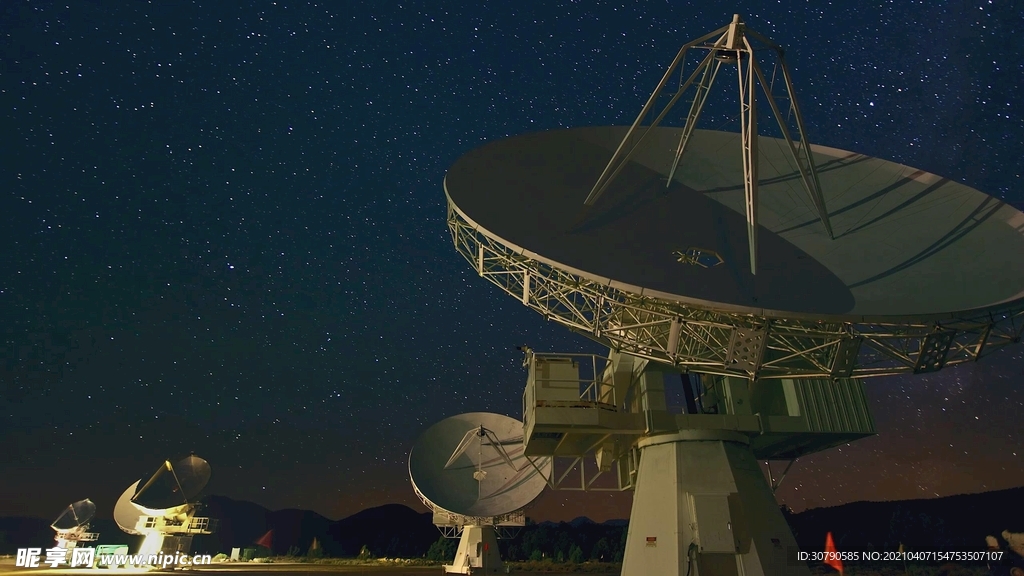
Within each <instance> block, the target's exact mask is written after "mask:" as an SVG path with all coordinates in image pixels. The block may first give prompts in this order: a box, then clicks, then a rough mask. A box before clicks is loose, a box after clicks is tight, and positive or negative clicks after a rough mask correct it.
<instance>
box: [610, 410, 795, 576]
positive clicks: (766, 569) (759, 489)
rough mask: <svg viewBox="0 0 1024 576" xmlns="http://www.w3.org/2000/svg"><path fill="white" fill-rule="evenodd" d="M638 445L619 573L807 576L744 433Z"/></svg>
mask: <svg viewBox="0 0 1024 576" xmlns="http://www.w3.org/2000/svg"><path fill="white" fill-rule="evenodd" d="M639 446H640V450H641V455H640V467H639V470H638V472H637V478H636V489H635V492H634V495H633V510H632V513H631V514H630V519H629V533H628V535H627V538H626V551H625V557H624V558H623V562H622V576H647V575H649V574H659V575H665V576H668V575H673V576H810V570H808V568H807V565H806V564H804V563H798V562H795V561H793V560H791V559H795V558H796V550H797V547H796V541H795V539H794V538H793V534H792V533H791V532H790V529H789V525H788V524H787V523H786V520H785V518H784V517H783V515H782V512H781V511H780V510H779V506H778V503H777V502H776V500H775V495H774V494H773V493H772V491H771V488H770V487H769V486H768V483H767V481H766V480H765V478H764V474H763V473H762V472H761V468H760V467H759V466H758V464H757V461H756V460H755V459H754V455H753V453H752V452H751V451H750V447H749V442H748V440H747V438H746V436H744V435H742V434H738V433H734V432H728V431H719V430H688V431H683V432H677V433H672V434H665V435H659V436H652V437H650V438H646V439H644V440H642V441H641V442H640V444H639Z"/></svg>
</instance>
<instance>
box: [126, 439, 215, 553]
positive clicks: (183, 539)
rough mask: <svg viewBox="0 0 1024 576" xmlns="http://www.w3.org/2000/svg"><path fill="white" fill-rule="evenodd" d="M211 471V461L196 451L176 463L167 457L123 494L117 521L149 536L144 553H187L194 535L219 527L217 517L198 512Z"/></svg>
mask: <svg viewBox="0 0 1024 576" xmlns="http://www.w3.org/2000/svg"><path fill="white" fill-rule="evenodd" d="M210 475H211V471H210V465H209V463H207V462H206V460H203V459H202V458H200V457H198V456H196V455H194V454H192V455H189V456H187V457H186V458H183V459H182V460H179V461H178V462H175V463H172V462H171V461H170V460H165V461H164V463H163V464H161V465H160V467H159V468H157V470H156V472H154V473H153V475H152V476H150V477H149V479H148V480H146V482H145V483H144V484H143V481H142V479H139V480H137V481H135V482H134V483H133V484H132V485H131V486H129V487H128V489H127V490H125V491H124V493H122V494H121V497H120V498H118V500H117V504H115V505H114V521H115V522H117V525H118V527H119V528H121V530H123V531H124V532H127V533H128V534H134V535H141V536H145V539H144V540H143V542H142V547H141V548H140V549H139V552H138V553H139V554H140V555H144V556H149V555H151V554H160V553H164V554H174V553H175V552H181V553H182V554H187V553H188V552H189V551H190V550H191V548H192V537H193V536H194V535H196V534H212V533H213V532H214V530H215V528H216V520H211V519H209V518H201V517H197V516H196V513H197V512H198V511H199V508H200V504H199V503H198V501H197V500H196V498H197V497H198V495H199V494H200V492H202V490H203V488H205V487H206V484H207V483H208V482H209V481H210ZM140 484H141V487H140Z"/></svg>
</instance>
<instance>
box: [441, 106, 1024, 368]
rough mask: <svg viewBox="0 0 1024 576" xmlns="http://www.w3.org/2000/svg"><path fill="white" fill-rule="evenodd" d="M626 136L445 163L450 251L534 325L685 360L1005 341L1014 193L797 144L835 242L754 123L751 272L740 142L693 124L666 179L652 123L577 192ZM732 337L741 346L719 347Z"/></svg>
mask: <svg viewBox="0 0 1024 576" xmlns="http://www.w3.org/2000/svg"><path fill="white" fill-rule="evenodd" d="M626 133H627V128H626V127H616V126H607V127H585V128H572V129H565V130H553V131H549V132H539V133H529V134H524V135H520V136H514V137H510V138H505V139H502V140H497V141H494V142H490V143H487V144H485V145H483V146H481V147H479V148H477V149H475V150H472V151H470V152H468V153H467V154H465V155H464V156H462V157H461V158H460V159H459V160H457V161H456V162H455V164H454V165H453V166H452V168H451V169H450V170H449V172H448V173H447V175H446V176H445V181H444V189H445V193H446V195H447V198H448V215H449V218H448V220H449V222H448V224H449V229H450V230H451V232H452V237H453V239H454V241H455V244H456V248H457V249H458V250H459V251H460V252H461V253H462V254H463V256H464V257H465V258H466V259H467V260H468V261H469V262H470V263H471V265H472V266H473V267H474V268H475V269H476V271H477V272H478V273H479V274H480V275H481V276H484V277H485V278H487V279H488V280H490V281H492V282H494V283H495V284H497V285H499V286H500V287H501V288H502V289H504V290H505V291H506V292H508V293H509V294H511V295H513V296H515V297H516V298H519V299H521V300H522V302H523V303H524V304H526V305H528V306H530V307H531V308H534V309H535V310H537V311H538V312H541V313H542V314H544V315H545V316H546V317H547V318H549V319H551V320H554V321H556V322H559V323H561V324H563V325H566V326H568V327H570V328H572V329H574V330H577V331H580V332H582V333H584V334H586V335H588V336H590V337H592V338H594V339H596V340H598V341H599V342H601V343H603V344H606V345H609V346H611V347H613V348H616V349H618V350H622V351H624V352H628V353H630V354H635V355H638V356H641V357H644V358H649V359H652V360H657V361H659V362H667V363H669V364H673V365H677V366H688V367H691V368H693V369H698V370H700V371H702V372H709V373H715V374H722V375H737V376H751V375H753V376H755V377H757V378H789V377H793V376H794V375H800V376H804V377H811V376H825V377H836V376H841V377H854V378H858V377H866V376H879V375H886V374H896V373H906V372H913V373H919V372H927V371H932V370H936V369H939V368H941V367H942V366H944V365H952V364H957V363H961V362H968V361H974V360H977V359H978V358H979V357H980V356H982V355H984V354H987V353H988V352H991V351H994V350H995V349H997V348H999V347H1001V346H1003V345H1006V344H1009V343H1012V342H1014V341H1016V340H1017V339H1019V338H1020V336H1021V330H1022V327H1024V258H1021V257H1019V255H1021V254H1024V213H1021V212H1020V211H1019V210H1017V209H1015V208H1013V207H1012V206H1010V205H1008V204H1006V203H1004V202H1002V201H1000V200H998V199H996V198H993V197H992V196H989V195H987V194H984V193H982V192H979V191H978V190H975V189H973V188H970V187H968V186H965V185H963V184H960V183H957V182H953V181H951V180H949V179H947V178H943V177H941V176H937V175H934V174H929V173H927V172H924V171H922V170H918V169H915V168H910V167H907V166H903V165H900V164H896V163H894V162H889V161H886V160H881V159H878V158H872V157H869V156H865V155H863V154H857V153H854V152H847V151H844V150H837V149H834V148H827V147H824V146H816V145H812V146H811V147H810V149H811V151H812V153H813V158H814V162H815V163H816V165H817V167H818V176H819V177H820V181H821V191H822V195H823V197H824V202H825V205H826V206H827V207H828V211H829V220H830V222H831V228H832V230H833V232H834V236H835V237H834V239H833V238H830V237H829V235H828V234H827V233H826V230H825V229H824V226H823V224H822V222H821V220H820V219H819V216H818V214H817V213H816V211H815V210H814V208H813V207H811V206H810V203H809V202H808V200H807V198H806V194H805V192H804V191H803V189H802V188H801V186H802V184H801V178H800V174H799V172H798V171H797V169H796V168H795V167H794V166H793V162H792V155H791V154H790V150H789V148H788V145H787V143H786V141H784V140H779V139H775V138H770V137H766V136H761V137H760V138H759V143H758V145H757V149H758V150H759V154H760V158H761V160H762V161H761V163H760V168H759V172H758V179H759V192H758V194H759V197H758V198H759V200H758V202H759V206H760V208H759V210H760V216H759V220H758V221H759V224H758V226H757V228H756V232H757V235H758V236H757V237H758V238H759V241H758V242H759V248H758V251H759V254H760V255H759V257H758V258H759V259H758V270H757V274H756V275H755V274H752V273H751V269H750V264H749V262H750V259H749V251H748V243H749V236H748V221H747V219H746V217H745V212H744V210H745V200H744V199H745V195H744V194H745V193H744V171H743V163H742V162H741V160H742V158H741V155H740V154H738V153H736V150H737V149H739V148H740V146H741V141H740V135H739V134H735V133H729V132H717V131H705V130H695V131H693V133H692V136H691V137H690V141H689V148H688V151H687V153H686V155H685V156H683V157H682V160H681V162H680V164H679V165H678V168H677V169H676V171H675V173H674V176H673V179H672V180H671V183H670V184H668V185H666V183H667V181H668V174H669V172H670V170H671V169H672V165H673V161H674V150H675V146H676V144H677V142H678V141H679V140H680V138H681V135H682V133H683V130H682V129H681V128H672V127H655V128H650V129H649V130H648V132H647V134H646V139H645V141H644V143H643V144H642V145H641V146H638V147H637V149H636V150H635V152H634V154H633V156H632V157H631V159H630V161H629V162H627V163H625V164H624V166H623V168H622V170H621V172H619V173H618V175H617V177H616V178H615V179H614V180H611V181H610V183H609V184H608V186H607V188H606V189H605V191H604V193H603V194H602V195H601V196H600V197H599V198H598V199H597V200H596V202H594V203H593V204H592V205H589V206H588V205H586V204H585V203H584V201H585V200H586V199H587V198H588V195H589V194H590V192H591V189H592V187H593V186H594V181H595V180H597V178H598V176H599V175H600V174H601V171H602V168H604V166H605V165H606V163H607V162H608V158H609V157H610V156H611V155H612V154H613V152H614V151H615V149H616V146H618V145H619V143H620V142H621V141H622V140H623V138H624V136H625V135H626ZM564 294H569V295H566V296H563V295H564ZM633 326H635V327H636V328H632V327H633ZM744 340H750V341H751V342H752V346H749V347H748V348H749V349H740V348H738V347H737V346H738V343H739V342H740V341H744ZM862 344H863V345H862Z"/></svg>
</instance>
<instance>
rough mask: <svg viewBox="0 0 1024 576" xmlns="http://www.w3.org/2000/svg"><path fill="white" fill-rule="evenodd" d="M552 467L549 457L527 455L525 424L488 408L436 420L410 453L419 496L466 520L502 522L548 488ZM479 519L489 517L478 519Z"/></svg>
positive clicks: (435, 507)
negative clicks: (532, 457) (548, 477)
mask: <svg viewBox="0 0 1024 576" xmlns="http://www.w3.org/2000/svg"><path fill="white" fill-rule="evenodd" d="M550 467H551V460H550V458H539V459H534V463H533V464H531V463H530V462H529V461H528V460H527V459H526V456H525V455H524V454H523V423H522V422H520V421H519V420H516V419H515V418H509V417H508V416H502V415H500V414H492V413H487V412H472V413H468V414H459V415H457V416H452V417H450V418H446V419H444V420H442V421H440V422H438V423H437V424H434V425H433V426H431V427H430V428H428V429H427V431H426V432H424V433H423V434H422V435H421V436H420V437H419V439H417V440H416V443H415V444H414V445H413V448H412V451H411V452H410V453H409V478H410V480H411V481H412V485H413V489H414V490H415V491H416V494H417V495H418V496H420V498H421V499H422V500H423V501H424V504H426V505H427V506H428V507H429V508H430V509H431V510H433V511H434V512H436V513H441V514H448V515H450V516H455V517H461V518H462V519H463V523H465V524H474V523H481V524H490V523H492V522H494V521H495V520H497V522H494V523H500V519H501V517H502V516H505V515H507V514H510V513H513V512H517V511H519V510H522V509H523V508H524V507H526V506H527V505H528V504H530V503H531V502H533V501H534V500H535V499H536V498H537V497H538V496H539V495H540V493H541V492H542V491H543V490H544V487H545V486H546V485H547V480H546V478H545V477H546V476H550ZM542 473H543V474H542ZM479 519H487V521H484V522H474V521H473V520H479Z"/></svg>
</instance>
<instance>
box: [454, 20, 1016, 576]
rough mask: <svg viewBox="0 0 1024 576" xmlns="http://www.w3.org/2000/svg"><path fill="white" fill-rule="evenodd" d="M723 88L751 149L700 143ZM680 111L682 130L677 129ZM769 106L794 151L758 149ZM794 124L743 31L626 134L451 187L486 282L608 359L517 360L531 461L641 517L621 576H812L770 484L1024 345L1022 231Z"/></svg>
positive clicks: (574, 143)
mask: <svg viewBox="0 0 1024 576" xmlns="http://www.w3.org/2000/svg"><path fill="white" fill-rule="evenodd" d="M693 52H697V53H699V54H702V55H703V56H701V58H700V63H699V64H698V65H697V67H696V68H695V69H694V70H692V71H690V72H687V71H686V70H684V68H685V64H686V58H687V56H688V55H689V54H691V53H693ZM764 54H769V55H772V54H774V56H775V62H776V68H775V71H773V73H772V74H771V75H768V74H766V73H765V70H762V69H761V67H760V64H759V63H758V61H759V60H760V59H761V58H762V57H763V55H764ZM677 71H678V72H679V83H678V85H677V89H676V91H675V93H674V94H671V95H668V96H669V97H670V99H669V102H668V104H667V105H666V106H665V107H664V108H663V109H662V110H661V111H660V112H658V113H657V114H655V111H656V106H655V105H656V104H658V102H659V101H660V100H659V98H660V97H661V96H663V94H662V93H663V92H664V91H665V88H666V86H668V85H669V80H670V79H671V78H672V77H673V76H674V75H675V73H676V72H677ZM776 72H778V73H779V74H781V76H780V77H781V80H780V81H778V82H776V81H774V80H772V81H767V78H768V77H769V76H770V77H771V78H773V79H774V78H775V77H776ZM730 75H732V77H733V78H738V88H739V99H738V103H739V110H738V112H739V118H740V122H739V124H740V132H739V133H738V134H737V133H730V132H721V131H711V130H701V129H697V123H698V121H699V119H700V117H701V113H702V111H703V110H704V108H705V105H706V104H707V103H708V102H709V101H710V99H711V98H712V97H714V94H713V92H712V88H713V87H714V85H715V83H716V79H719V80H720V79H721V78H728V77H729V76H730ZM734 81H735V80H734ZM775 86H779V90H778V91H776V90H775ZM776 92H779V93H776ZM687 94H689V96H687ZM683 96H687V98H688V100H684V101H688V102H689V103H690V108H689V113H688V114H687V115H686V117H685V121H684V122H683V125H682V127H681V128H675V127H670V126H667V125H664V124H665V123H664V122H663V120H665V119H666V118H668V115H667V114H668V112H669V110H670V109H671V107H672V106H673V105H675V104H676V103H677V102H678V101H680V100H681V99H682V98H683ZM759 101H761V102H762V103H767V105H768V110H769V113H767V114H765V115H764V117H774V118H775V120H776V121H777V122H778V125H779V133H780V134H781V135H782V137H781V138H772V137H768V136H763V135H760V134H758V126H759V124H758V118H759V116H758V102H759ZM796 102H797V98H796V95H795V93H794V86H793V81H792V77H791V75H790V72H789V69H788V66H787V64H786V61H785V58H784V52H783V50H782V48H781V47H779V46H778V45H776V44H774V43H772V42H771V41H770V40H768V39H766V38H764V37H763V36H762V35H760V34H757V33H756V32H754V31H753V30H750V29H749V28H748V27H746V25H745V24H744V23H743V22H742V21H741V19H740V18H739V17H738V16H736V17H734V18H733V21H732V22H731V23H730V24H728V25H726V26H724V27H722V28H720V29H718V30H716V31H714V32H711V33H709V34H706V35H704V36H703V37H701V38H698V39H697V40H694V41H693V42H690V43H688V44H686V45H684V46H683V48H682V49H681V50H680V52H679V54H678V55H677V56H676V58H675V60H674V61H673V62H672V64H671V66H670V67H669V69H668V71H667V72H666V73H665V75H664V77H663V78H662V80H661V82H660V83H659V84H658V86H657V88H656V89H655V91H654V93H653V94H652V96H651V98H650V99H649V100H648V102H647V103H646V104H645V105H644V106H643V109H642V111H641V113H640V115H639V116H638V117H637V119H636V121H635V122H634V123H633V124H632V125H631V126H600V127H581V128H572V129H564V130H553V131H548V132H540V133H531V134H523V135H519V136H514V137H511V138H505V139H501V140H496V141H493V142H489V143H487V144H485V145H483V146H481V147H479V148H477V149H475V150H472V151H470V152H468V153H467V154H465V155H464V156H462V157H461V158H460V159H459V160H458V161H456V163H455V164H454V165H453V166H452V167H451V169H450V170H449V171H448V173H447V175H446V176H445V182H444V188H445V194H446V196H447V200H448V226H449V230H450V232H451V236H452V240H453V242H454V244H455V247H456V250H457V251H458V252H459V253H461V254H462V255H463V256H464V257H465V258H466V260H467V262H468V263H469V264H470V265H471V266H472V268H473V269H474V270H475V271H476V272H477V273H478V274H479V275H480V276H481V277H483V278H484V279H486V280H489V281H490V282H492V283H494V284H495V285H497V286H498V287H499V288H500V289H502V290H503V291H505V292H506V293H508V294H509V295H511V296H513V297H514V298H516V299H517V300H519V301H521V302H522V303H523V304H524V305H525V306H526V307H528V308H531V309H533V310H535V311H537V312H539V313H540V314H542V315H543V316H544V317H545V318H547V319H548V320H551V321H554V322H557V323H559V324H562V325H563V326H565V327H567V328H569V329H571V330H573V331H575V332H577V333H579V334H581V335H584V336H586V337H588V338H590V339H592V340H595V341H597V342H599V343H601V344H603V345H605V346H607V347H608V349H609V353H608V354H607V356H605V357H598V356H593V355H578V354H541V353H536V352H533V351H531V350H528V349H526V361H525V365H526V368H527V370H528V376H527V387H526V391H525V393H524V396H523V399H524V406H523V446H524V448H523V454H524V455H525V457H527V458H550V457H568V458H573V459H576V461H577V462H579V463H580V466H579V472H580V481H579V484H575V485H573V486H571V487H573V488H576V489H594V488H596V487H597V486H598V483H599V482H598V481H599V479H600V478H602V477H604V478H609V477H610V478H612V479H613V480H614V482H613V484H614V486H613V487H612V488H611V489H628V490H633V491H634V495H633V509H632V513H631V517H630V524H629V532H628V536H627V543H626V552H625V558H624V561H623V568H622V574H623V575H624V576H634V575H640V574H677V575H679V576H683V575H684V574H686V575H688V576H712V575H716V576H717V575H722V576H734V575H735V576H739V575H745V576H753V575H763V574H786V575H792V576H798V575H799V576H807V575H808V574H809V570H808V568H807V566H806V564H804V563H800V562H797V561H795V558H796V542H795V540H794V538H793V536H792V534H791V533H790V530H789V527H788V525H787V524H786V521H785V519H784V517H783V516H782V514H781V512H780V510H779V508H778V504H777V502H776V501H775V497H774V489H775V488H776V487H777V486H778V480H779V479H777V478H775V477H774V473H773V472H772V471H771V469H770V468H769V475H770V478H768V479H766V478H765V476H764V473H763V472H762V471H761V468H760V466H759V465H758V461H759V460H769V461H770V460H784V461H785V460H788V461H790V462H792V461H793V460H794V459H796V458H798V457H800V456H803V455H806V454H811V453H814V452H817V451H821V450H825V449H828V448H830V447H834V446H837V445H842V444H845V443H848V442H851V441H854V440H857V439H859V438H863V437H866V436H870V435H873V434H874V433H875V428H874V424H873V422H872V419H871V416H870V412H869V409H868V401H867V399H866V396H865V393H864V387H863V381H864V380H863V379H864V378H868V377H872V376H884V375H893V374H920V373H926V372H933V371H937V370H940V369H942V368H944V367H947V366H952V365H956V364H961V363H964V362H972V361H976V360H978V359H980V358H982V357H984V356H986V355H987V354H989V353H992V352H994V351H995V350H997V349H999V348H1002V347H1004V346H1006V345H1009V344H1012V343H1015V342H1018V341H1019V340H1020V338H1021V335H1022V331H1024V213H1021V212H1020V211H1018V210H1016V209H1014V208H1013V207H1011V206H1009V205H1007V204H1005V203H1003V202H1001V201H999V200H998V199H996V198H993V197H991V196H989V195H987V194H984V193H982V192H980V191H978V190H975V189H973V188H970V187H968V186H965V185H963V184H960V183H957V182H953V181H951V180H949V179H947V178H943V177H941V176H937V175H935V174H929V173H927V172H924V171H922V170H918V169H915V168H911V167H908V166H903V165H900V164H897V163H894V162H889V161H886V160H881V159H878V158H872V157H869V156H865V155H863V154H858V153H855V152H848V151H844V150H838V149H834V148H828V147H824V146H818V145H812V144H811V143H810V142H809V140H808V139H807V134H806V130H805V127H804V125H803V120H802V117H801V115H800V110H799V107H798V106H797V103H796ZM783 104H785V106H783ZM652 117H653V118H652ZM666 383H668V385H670V386H676V385H678V386H680V387H682V389H683V398H684V400H685V404H686V405H685V406H684V407H682V408H673V407H672V406H669V405H668V401H667V396H666ZM583 463H587V464H588V465H590V467H591V470H592V473H591V475H590V476H588V474H587V472H586V469H585V468H584V467H583ZM552 470H553V469H552ZM784 474H785V472H783V475H784ZM546 478H547V480H548V485H549V486H552V487H559V488H564V487H570V486H569V485H568V483H567V481H566V478H567V476H566V475H565V474H563V473H558V472H555V471H552V472H551V473H550V474H549V475H547V476H546ZM573 482H574V481H573Z"/></svg>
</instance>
